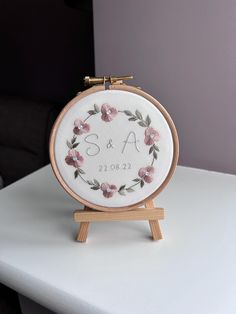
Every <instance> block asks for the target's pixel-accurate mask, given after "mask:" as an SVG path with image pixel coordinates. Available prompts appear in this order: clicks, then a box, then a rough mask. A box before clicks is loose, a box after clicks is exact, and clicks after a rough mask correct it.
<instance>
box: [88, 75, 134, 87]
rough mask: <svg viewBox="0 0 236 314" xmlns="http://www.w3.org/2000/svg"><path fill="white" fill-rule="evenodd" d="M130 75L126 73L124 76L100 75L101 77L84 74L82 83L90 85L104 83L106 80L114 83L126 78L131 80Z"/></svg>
mask: <svg viewBox="0 0 236 314" xmlns="http://www.w3.org/2000/svg"><path fill="white" fill-rule="evenodd" d="M132 79H133V76H132V75H126V76H101V77H90V76H85V78H84V85H85V86H92V85H96V84H105V83H106V82H110V83H111V84H114V83H116V82H121V83H122V82H123V81H126V80H132Z"/></svg>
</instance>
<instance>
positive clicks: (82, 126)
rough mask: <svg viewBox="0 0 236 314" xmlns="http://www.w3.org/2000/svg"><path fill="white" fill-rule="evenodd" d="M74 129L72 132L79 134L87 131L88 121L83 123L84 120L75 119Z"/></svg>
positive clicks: (88, 128)
mask: <svg viewBox="0 0 236 314" xmlns="http://www.w3.org/2000/svg"><path fill="white" fill-rule="evenodd" d="M74 126H75V127H74V130H73V132H74V133H75V134H76V135H81V134H83V133H88V132H89V130H90V125H89V124H88V123H85V122H84V121H82V120H80V119H76V120H75V122H74Z"/></svg>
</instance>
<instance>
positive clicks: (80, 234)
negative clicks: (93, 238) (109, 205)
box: [76, 206, 89, 242]
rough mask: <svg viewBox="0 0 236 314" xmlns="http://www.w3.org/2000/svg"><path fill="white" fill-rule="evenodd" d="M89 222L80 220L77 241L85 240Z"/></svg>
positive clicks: (85, 208) (87, 208) (86, 208)
mask: <svg viewBox="0 0 236 314" xmlns="http://www.w3.org/2000/svg"><path fill="white" fill-rule="evenodd" d="M84 210H89V207H87V206H85V207H84ZM88 228H89V222H81V223H80V226H79V231H78V234H77V237H76V240H77V241H78V242H86V240H87V236H88Z"/></svg>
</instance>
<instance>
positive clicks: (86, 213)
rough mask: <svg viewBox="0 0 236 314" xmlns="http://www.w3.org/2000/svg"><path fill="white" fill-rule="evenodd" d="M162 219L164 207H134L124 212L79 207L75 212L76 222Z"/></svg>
mask: <svg viewBox="0 0 236 314" xmlns="http://www.w3.org/2000/svg"><path fill="white" fill-rule="evenodd" d="M160 219H164V209H163V208H134V209H132V210H129V211H124V212H101V211H97V210H93V209H89V210H84V209H78V210H76V211H75V212H74V221H75V222H94V221H119V220H160Z"/></svg>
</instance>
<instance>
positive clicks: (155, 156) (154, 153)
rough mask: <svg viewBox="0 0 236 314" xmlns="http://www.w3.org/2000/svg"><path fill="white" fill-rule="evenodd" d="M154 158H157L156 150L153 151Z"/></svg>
mask: <svg viewBox="0 0 236 314" xmlns="http://www.w3.org/2000/svg"><path fill="white" fill-rule="evenodd" d="M153 158H154V159H157V152H156V151H155V150H154V152H153Z"/></svg>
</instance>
